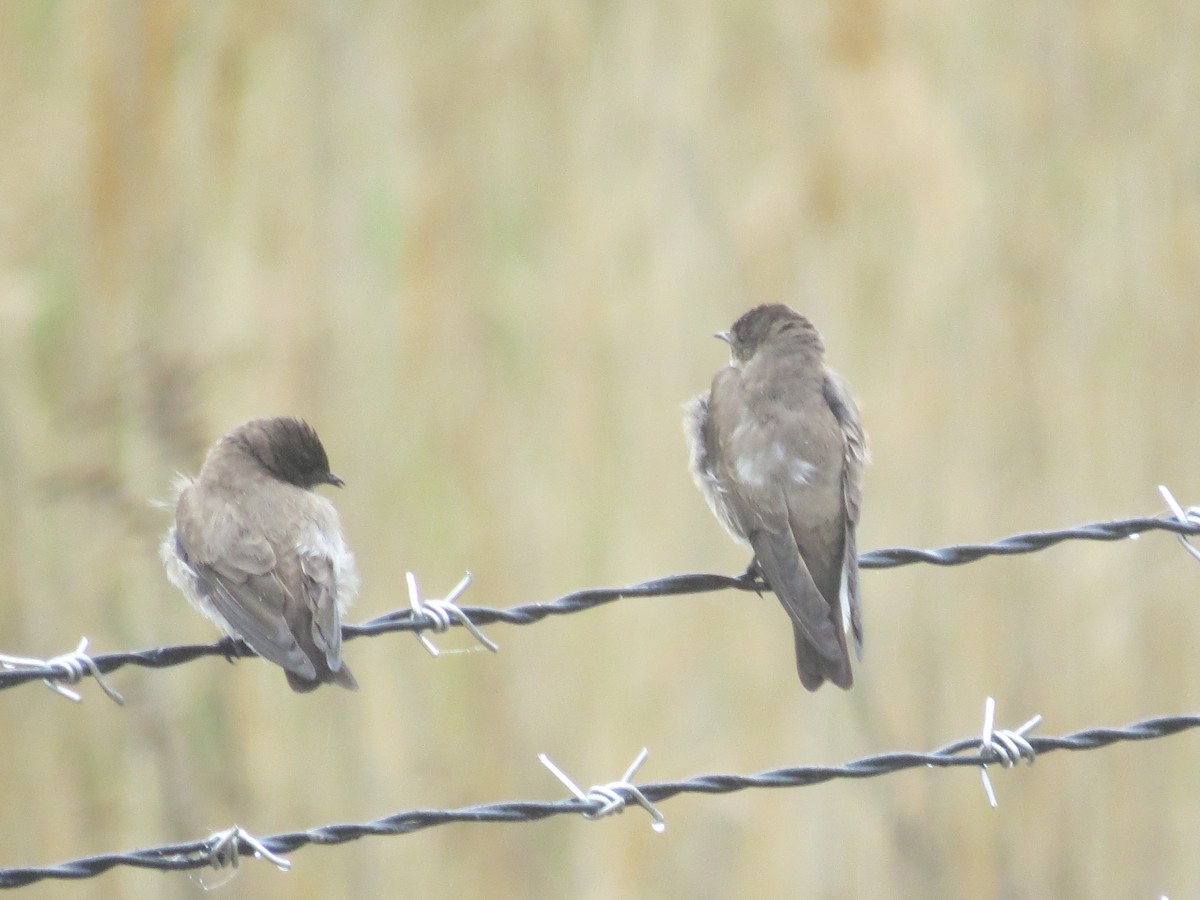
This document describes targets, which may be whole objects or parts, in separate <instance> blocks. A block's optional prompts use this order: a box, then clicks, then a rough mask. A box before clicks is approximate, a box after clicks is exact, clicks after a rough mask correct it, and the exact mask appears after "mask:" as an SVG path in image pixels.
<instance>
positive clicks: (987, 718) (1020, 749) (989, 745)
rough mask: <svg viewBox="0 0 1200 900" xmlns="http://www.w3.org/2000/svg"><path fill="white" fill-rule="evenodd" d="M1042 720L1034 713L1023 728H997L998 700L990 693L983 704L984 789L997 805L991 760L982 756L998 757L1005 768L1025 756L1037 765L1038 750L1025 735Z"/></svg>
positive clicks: (980, 770) (997, 760)
mask: <svg viewBox="0 0 1200 900" xmlns="http://www.w3.org/2000/svg"><path fill="white" fill-rule="evenodd" d="M1041 722H1042V717H1041V716H1040V715H1036V716H1034V717H1033V718H1032V719H1030V720H1029V721H1027V722H1026V723H1025V724H1024V725H1022V726H1021V727H1020V728H1016V729H1011V730H1010V729H1007V728H996V727H995V724H996V701H995V699H994V698H992V697H988V698H987V701H986V702H985V703H984V705H983V733H982V734H981V735H980V742H979V755H980V757H981V761H980V763H979V775H980V778H982V779H983V790H984V792H985V793H986V794H987V798H988V803H989V804H990V805H991V807H992V809H995V808H996V806H997V804H996V792H995V791H993V790H992V780H991V778H989V777H988V771H987V767H988V763H987V762H983V761H982V760H983V759H985V758H987V757H988V756H992V757H995V759H994V762H997V763H999V764H1000V765H1001V766H1002V767H1004V768H1005V769H1011V768H1012V767H1013V766H1015V765H1016V764H1017V763H1018V762H1020V761H1021V760H1025V761H1026V762H1027V763H1029V764H1030V765H1033V761H1034V758H1035V757H1036V755H1037V754H1036V752H1035V751H1034V749H1033V745H1032V744H1031V743H1029V741H1027V740H1026V739H1025V735H1027V734H1028V733H1029V732H1031V731H1033V729H1035V728H1037V727H1038V725H1040V724H1041Z"/></svg>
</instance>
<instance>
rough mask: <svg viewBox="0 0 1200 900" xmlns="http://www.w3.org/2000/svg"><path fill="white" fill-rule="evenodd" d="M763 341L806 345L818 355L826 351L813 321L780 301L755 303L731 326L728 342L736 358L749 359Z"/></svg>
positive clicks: (742, 360) (741, 360)
mask: <svg viewBox="0 0 1200 900" xmlns="http://www.w3.org/2000/svg"><path fill="white" fill-rule="evenodd" d="M766 343H780V344H785V345H789V346H793V345H798V346H804V347H809V348H811V349H813V350H815V351H816V352H817V354H818V355H820V354H822V353H824V352H825V344H824V343H823V342H822V340H821V334H820V332H818V331H817V329H816V328H815V327H814V326H813V324H812V322H810V321H808V319H806V318H805V317H804V316H802V315H800V313H798V312H796V311H795V310H794V309H792V308H791V307H789V306H784V305H783V304H782V303H767V304H764V305H762V306H756V307H754V309H752V310H750V311H749V312H748V313H745V314H744V315H743V316H742V317H741V318H740V319H738V320H737V321H736V322H734V323H733V328H732V329H730V332H729V346H730V347H731V348H732V351H733V356H734V358H735V359H736V360H738V361H739V362H745V361H746V360H748V359H750V357H752V356H754V354H755V353H756V352H757V351H758V349H759V348H760V347H761V346H763V345H764V344H766Z"/></svg>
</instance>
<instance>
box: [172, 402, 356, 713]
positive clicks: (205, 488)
mask: <svg viewBox="0 0 1200 900" xmlns="http://www.w3.org/2000/svg"><path fill="white" fill-rule="evenodd" d="M318 484H332V485H336V486H337V487H341V486H342V484H343V482H342V480H341V479H340V478H338V477H337V476H336V475H334V474H333V473H332V472H330V471H329V458H328V457H327V456H326V455H325V448H324V447H323V446H322V445H321V440H320V438H318V437H317V433H316V431H314V430H313V428H312V427H311V426H310V425H309V424H308V423H307V422H304V421H302V420H300V419H294V418H286V417H285V418H275V419H255V420H254V421H252V422H247V423H246V424H245V425H242V426H240V427H238V428H235V429H234V430H233V431H231V432H230V433H229V434H227V435H225V437H223V438H221V439H220V440H219V441H218V442H217V443H216V444H215V445H214V446H213V448H212V449H211V450H209V452H208V456H207V457H205V460H204V466H203V467H202V468H201V469H200V475H199V477H197V478H196V479H195V480H190V479H185V480H184V484H183V486H182V490H181V491H180V493H179V499H178V501H177V503H176V508H175V524H174V525H173V526H172V527H171V529H170V530H169V531H168V532H167V536H166V538H165V539H164V540H163V543H162V547H161V550H160V553H161V556H162V560H163V564H164V565H165V566H166V569H167V577H168V578H170V580H171V582H172V583H173V584H174V585H175V586H176V587H178V588H179V589H180V590H181V591H183V593H184V594H185V595H186V596H187V598H188V600H190V601H191V602H192V605H193V606H195V607H196V608H197V609H199V610H200V611H201V612H202V613H204V614H205V615H206V616H208V617H209V618H210V619H212V620H213V621H214V622H215V623H216V624H217V625H218V626H220V627H221V628H222V629H223V630H224V631H226V632H227V633H228V634H231V635H233V636H234V637H239V638H241V639H242V640H244V641H245V642H246V643H247V644H249V645H250V647H251V648H252V649H253V650H254V651H255V652H256V653H258V654H259V656H262V657H264V658H265V659H269V660H270V661H271V662H273V663H276V664H278V665H280V666H282V667H283V669H284V671H285V672H286V674H287V680H288V684H289V685H290V686H291V688H292V690H294V691H297V692H301V693H303V692H307V691H311V690H313V689H315V688H317V687H318V686H320V685H322V684H328V683H331V684H337V685H340V686H341V687H344V688H347V689H349V690H356V689H357V688H358V683H357V682H356V681H355V680H354V676H353V675H352V674H351V673H350V669H349V667H348V666H347V665H346V664H345V663H344V662H342V627H341V616H342V614H343V613H344V612H345V610H346V607H347V606H349V604H350V603H351V601H353V599H354V597H355V595H356V594H357V593H358V572H357V570H356V568H355V565H354V556H353V555H352V554H351V553H350V551H349V550H348V549H347V548H346V543H345V541H344V540H343V539H342V530H341V526H340V525H339V523H338V516H337V512H336V510H334V508H333V504H332V503H330V502H329V501H328V500H326V499H325V498H324V497H321V496H319V495H317V494H315V493H313V491H312V490H311V489H312V488H313V487H315V486H316V485H318Z"/></svg>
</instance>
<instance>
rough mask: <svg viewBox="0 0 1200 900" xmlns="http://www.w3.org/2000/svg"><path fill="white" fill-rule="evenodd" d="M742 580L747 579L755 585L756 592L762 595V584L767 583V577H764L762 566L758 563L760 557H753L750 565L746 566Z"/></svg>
mask: <svg viewBox="0 0 1200 900" xmlns="http://www.w3.org/2000/svg"><path fill="white" fill-rule="evenodd" d="M739 580H740V581H746V582H749V583H750V584H752V585H754V593H756V594H758V596H759V597H762V589H761V588H760V587H759V585H760V584H766V581H767V579H766V578H764V577H763V573H762V567H761V566H759V564H758V557H757V556H755V557H753V558H751V560H750V565H748V566H746V571H745V572H743V573H742V574H741V577H740V578H739Z"/></svg>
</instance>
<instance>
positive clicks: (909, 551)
mask: <svg viewBox="0 0 1200 900" xmlns="http://www.w3.org/2000/svg"><path fill="white" fill-rule="evenodd" d="M1160 491H1162V492H1164V493H1163V496H1164V499H1166V500H1167V503H1168V506H1170V507H1171V517H1170V518H1167V517H1162V516H1147V517H1140V518H1129V519H1114V520H1112V521H1108V522H1096V523H1093V524H1089V525H1079V526H1076V527H1074V528H1065V529H1060V530H1057V531H1032V532H1027V533H1023V534H1015V535H1012V536H1011V537H1006V538H1001V539H999V540H996V541H993V542H991V543H987V544H958V545H954V546H949V547H941V548H936V549H931V550H922V549H918V548H913V547H893V548H890V549H881V550H872V551H870V552H868V553H863V554H861V555H860V556H859V558H858V564H859V566H860V567H861V568H864V569H886V568H892V567H896V566H907V565H913V564H916V563H926V564H928V565H935V566H958V565H965V564H966V563H971V562H975V561H976V560H978V559H982V558H984V557H986V556H1013V555H1017V554H1022V553H1035V552H1037V551H1040V550H1045V549H1047V548H1049V547H1052V546H1054V545H1056V544H1060V543H1062V542H1063V541H1069V540H1086V541H1118V540H1122V539H1124V538H1129V537H1134V536H1136V535H1141V534H1145V533H1147V532H1152V531H1166V532H1169V533H1172V534H1175V535H1177V536H1178V537H1179V539H1180V541H1181V542H1182V543H1183V544H1184V546H1185V548H1186V549H1187V550H1188V552H1189V553H1191V554H1192V555H1193V556H1197V558H1198V559H1200V550H1198V549H1197V548H1196V547H1195V546H1193V545H1191V544H1189V543H1188V542H1187V540H1186V538H1188V537H1189V536H1196V535H1200V507H1191V508H1190V509H1189V510H1187V511H1184V510H1183V509H1182V507H1180V506H1179V504H1178V503H1176V502H1175V500H1174V497H1171V496H1170V492H1169V491H1166V488H1160ZM470 577H471V576H470V575H469V574H468V575H467V577H466V578H464V579H463V581H461V582H459V584H458V586H457V587H455V589H454V590H453V591H452V592H451V593H450V594H449V595H448V596H447V597H446V598H445V600H441V601H436V600H424V601H422V600H421V598H420V595H419V593H415V592H416V579H415V578H413V579H412V582H411V587H410V601H409V602H410V608H408V609H398V610H394V611H392V612H389V613H385V614H384V615H381V616H378V617H376V618H374V619H370V620H369V621H367V622H364V623H362V624H360V625H345V626H343V628H342V636H343V638H344V639H346V640H352V639H354V638H357V637H376V636H378V635H382V634H388V633H390V632H394V631H411V632H414V633H416V634H417V635H419V636H421V637H422V638H423V637H424V635H423V634H422V632H425V631H435V632H440V631H444V630H445V629H446V628H448V627H450V626H452V625H462V626H464V627H466V628H468V629H469V630H470V631H471V632H472V634H474V636H475V638H476V639H477V640H478V641H479V642H480V643H481V644H483V645H484V646H486V647H487V648H488V649H489V650H492V651H493V652H495V650H497V649H498V648H497V647H496V645H495V643H494V642H492V641H490V640H489V639H488V638H487V637H486V636H485V635H484V634H483V632H482V631H480V630H479V626H482V625H490V624H495V623H497V622H501V623H504V624H508V625H532V624H534V623H536V622H540V621H541V620H542V619H545V618H547V617H549V616H561V615H569V614H571V613H577V612H583V611H585V610H590V609H595V608H596V607H599V606H603V605H605V604H608V603H613V602H615V601H617V600H623V599H631V598H634V597H672V596H678V595H682V594H704V593H711V592H714V591H722V590H738V591H752V592H762V591H763V590H765V589H766V585H765V584H763V582H761V581H758V580H756V579H754V578H751V577H748V576H746V575H741V576H737V577H733V576H729V575H716V574H705V573H692V574H685V575H668V576H665V577H662V578H655V579H652V580H650V581H645V582H642V583H641V584H634V585H629V586H627V587H618V588H588V589H584V590H579V591H573V592H571V593H569V594H565V595H564V596H562V597H559V598H558V599H556V600H552V601H549V602H545V603H529V604H525V605H522V606H513V607H509V608H507V609H495V608H492V607H486V606H466V607H460V606H458V605H457V604H456V603H455V601H456V600H457V598H458V597H459V596H460V595H461V594H462V592H463V591H464V590H466V585H468V584H470ZM422 643H423V644H425V645H426V649H429V650H430V652H435V651H436V649H437V648H436V647H433V646H432V643H431V642H430V643H427V642H426V641H425V640H422ZM82 646H86V644H84V645H82ZM78 654H79V651H76V654H74V655H78ZM70 655H72V654H68V656H70ZM255 655H256V654H255V653H254V651H253V650H251V649H250V648H249V647H248V646H247V645H246V644H245V643H244V642H243V641H239V640H236V639H234V638H223V639H221V640H219V641H216V642H214V643H211V644H184V645H179V646H174V647H158V648H154V649H150V650H140V651H132V652H126V653H108V654H102V655H99V656H93V657H86V656H81V657H80V662H82V663H83V665H84V668H85V669H86V670H87V673H91V674H92V675H93V676H94V677H96V676H99V675H102V674H109V673H111V672H113V671H115V670H117V669H119V668H122V667H123V666H141V667H143V668H151V669H162V668H167V667H169V666H177V665H182V664H183V663H187V662H191V661H192V660H195V659H200V658H201V657H206V656H224V657H226V658H228V659H231V660H232V659H238V658H242V657H250V656H255ZM435 655H437V654H436V652H435ZM65 658H66V657H56V658H55V659H53V660H47V661H42V660H36V659H23V658H21V657H2V656H0V664H2V663H4V661H5V660H16V661H18V663H19V664H18V663H14V664H12V665H9V664H4V665H3V668H0V690H4V689H5V688H11V687H16V686H17V685H19V684H26V683H28V682H31V681H46V682H48V683H59V682H62V681H68V682H69V683H74V681H73V680H72V679H74V680H78V677H80V676H82V675H83V674H86V673H85V672H84V671H82V670H80V671H79V672H78V674H76V673H75V671H74V670H70V671H68V670H67V669H66V668H65V666H64V663H63V660H64V659H65ZM60 686H61V685H60ZM101 686H102V687H104V688H105V690H106V692H108V694H109V696H110V697H113V699H114V700H116V698H117V696H119V695H116V692H115V691H112V690H111V689H110V688H107V687H106V686H105V685H104V683H103V682H102V681H101ZM55 689H56V690H57V688H55ZM73 694H74V692H68V693H67V694H66V696H72V695H73ZM74 696H75V697H77V696H78V695H74Z"/></svg>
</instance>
